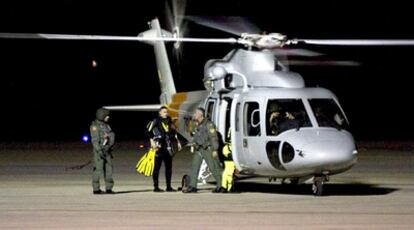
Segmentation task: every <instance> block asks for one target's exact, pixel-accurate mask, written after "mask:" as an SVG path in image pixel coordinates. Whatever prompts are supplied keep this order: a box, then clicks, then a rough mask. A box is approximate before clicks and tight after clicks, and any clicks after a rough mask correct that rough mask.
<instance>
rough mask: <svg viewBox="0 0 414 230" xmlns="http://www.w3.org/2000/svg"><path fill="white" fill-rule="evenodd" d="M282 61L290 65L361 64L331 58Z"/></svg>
mask: <svg viewBox="0 0 414 230" xmlns="http://www.w3.org/2000/svg"><path fill="white" fill-rule="evenodd" d="M280 63H282V64H284V65H288V66H360V65H361V64H360V63H358V62H355V61H330V60H281V61H280Z"/></svg>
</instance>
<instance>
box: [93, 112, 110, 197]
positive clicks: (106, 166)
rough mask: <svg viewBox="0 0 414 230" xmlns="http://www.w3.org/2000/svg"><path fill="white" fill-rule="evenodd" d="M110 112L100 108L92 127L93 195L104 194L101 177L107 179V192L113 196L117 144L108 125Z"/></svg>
mask: <svg viewBox="0 0 414 230" xmlns="http://www.w3.org/2000/svg"><path fill="white" fill-rule="evenodd" d="M108 121H109V110H106V109H104V108H100V109H98V110H97V111H96V119H95V120H94V121H93V122H92V124H91V126H90V132H91V142H92V146H93V172H92V187H93V194H102V193H104V192H103V191H102V190H101V189H100V184H99V179H100V177H101V175H103V176H104V179H105V188H106V189H105V192H106V193H108V194H113V193H114V192H113V191H112V188H113V186H114V179H113V177H112V158H113V155H112V149H113V147H114V144H115V133H114V132H113V131H112V129H111V127H110V126H109V124H108Z"/></svg>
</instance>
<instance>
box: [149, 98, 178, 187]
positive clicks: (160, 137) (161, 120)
mask: <svg viewBox="0 0 414 230" xmlns="http://www.w3.org/2000/svg"><path fill="white" fill-rule="evenodd" d="M158 115H159V116H158V117H157V118H155V119H154V120H153V121H151V122H150V123H149V124H148V126H147V136H148V138H149V139H150V142H151V148H153V149H155V150H156V155H155V165H154V172H153V174H152V180H153V182H154V192H163V191H164V190H162V189H160V188H159V183H158V177H159V172H160V169H161V165H162V162H163V161H164V164H165V179H166V184H167V186H166V191H167V192H175V191H176V190H175V189H174V188H173V187H172V186H171V176H172V158H173V155H174V152H175V151H176V150H178V151H180V150H181V144H180V142H179V141H178V138H177V133H176V128H175V126H174V124H173V123H172V121H171V118H170V117H169V116H168V108H167V107H166V106H161V108H160V109H159V111H158Z"/></svg>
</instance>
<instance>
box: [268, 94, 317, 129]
mask: <svg viewBox="0 0 414 230" xmlns="http://www.w3.org/2000/svg"><path fill="white" fill-rule="evenodd" d="M310 126H312V124H311V122H310V120H309V116H308V115H307V113H306V109H305V106H304V105H303V102H302V100H301V99H271V100H269V101H268V103H267V109H266V134H267V135H268V136H276V135H279V134H280V133H283V132H285V131H287V130H290V129H300V128H301V127H310Z"/></svg>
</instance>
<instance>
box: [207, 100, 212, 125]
mask: <svg viewBox="0 0 414 230" xmlns="http://www.w3.org/2000/svg"><path fill="white" fill-rule="evenodd" d="M213 110H214V101H213V100H210V101H208V103H207V109H206V111H207V117H208V118H209V119H210V120H213Z"/></svg>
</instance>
